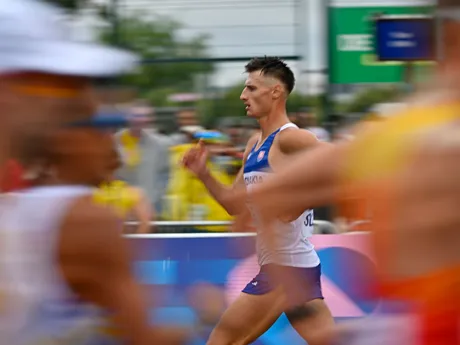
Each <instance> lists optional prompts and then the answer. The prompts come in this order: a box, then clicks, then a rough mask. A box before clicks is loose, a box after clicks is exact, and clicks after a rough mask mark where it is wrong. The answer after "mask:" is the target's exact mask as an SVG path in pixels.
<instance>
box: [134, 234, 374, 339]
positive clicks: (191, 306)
mask: <svg viewBox="0 0 460 345" xmlns="http://www.w3.org/2000/svg"><path fill="white" fill-rule="evenodd" d="M184 236H186V237H184ZM366 240H367V235H366V234H364V233H362V234H356V235H316V236H314V237H313V242H314V244H315V246H316V249H317V250H318V253H319V256H320V258H321V262H322V270H323V275H322V284H323V293H324V296H325V300H326V302H327V304H328V305H329V307H330V308H331V311H332V313H333V315H334V317H336V318H338V319H341V318H354V317H362V316H364V315H366V314H368V313H371V312H372V311H373V310H374V309H375V308H376V303H369V302H364V301H361V300H360V298H359V297H358V293H357V291H356V284H358V283H360V282H365V281H366V278H367V277H365V276H364V274H365V273H364V272H368V271H369V270H372V267H373V262H372V260H371V259H370V255H369V252H368V251H367V249H366V248H367V246H366ZM130 241H131V243H132V245H133V249H134V251H135V253H136V262H135V268H136V271H137V274H138V277H139V279H140V280H141V282H142V283H143V284H145V286H146V289H147V291H148V292H149V295H150V297H151V298H152V303H153V304H154V305H155V308H154V309H152V314H151V315H152V319H153V320H154V321H155V322H159V323H169V324H184V325H190V326H194V325H196V324H199V323H200V313H203V311H204V310H207V311H206V312H207V318H208V319H209V313H210V311H209V310H215V308H217V307H216V306H221V308H222V310H223V309H224V308H225V307H226V306H227V305H228V304H229V303H231V302H232V301H233V300H234V299H235V298H236V297H237V296H238V295H239V293H240V291H241V290H242V289H243V288H244V287H245V285H246V284H247V283H248V282H250V281H251V280H252V278H254V276H255V275H256V274H257V272H258V268H259V267H258V264H257V260H256V256H255V254H254V252H255V237H254V236H253V235H251V234H230V235H229V234H185V235H183V234H181V235H180V237H179V236H178V235H146V236H133V237H132V238H131V240H130ZM197 286H199V287H202V288H203V291H205V297H204V298H203V296H201V297H200V294H199V293H198V294H197V292H196V290H195V288H196V287H197ZM200 298H201V300H200ZM197 299H198V300H197ZM207 304H209V306H207ZM208 308H209V310H208ZM216 322H217V319H216ZM207 326H208V329H207V330H206V332H204V333H203V334H202V335H201V338H200V337H198V339H197V340H196V341H197V342H196V344H197V345H199V344H203V345H204V344H205V341H206V338H207V336H208V335H209V332H210V331H211V329H212V327H213V326H214V324H208V325H207ZM256 344H292V345H296V344H304V342H303V341H302V339H301V338H300V337H299V336H298V335H297V334H296V333H295V331H294V330H293V329H292V327H291V326H290V325H289V323H288V322H287V319H286V318H285V317H284V316H282V317H281V318H280V319H279V320H278V321H277V322H276V323H275V324H274V325H273V326H272V328H271V329H270V330H269V331H268V332H267V333H266V334H264V335H263V336H262V337H261V338H260V339H259V340H258V342H257V343H256Z"/></svg>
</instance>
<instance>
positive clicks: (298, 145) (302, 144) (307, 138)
mask: <svg viewBox="0 0 460 345" xmlns="http://www.w3.org/2000/svg"><path fill="white" fill-rule="evenodd" d="M277 140H278V145H279V148H280V150H281V151H283V152H284V153H295V152H298V151H301V150H305V149H310V148H313V147H315V146H317V145H319V144H320V142H319V141H318V139H317V138H316V136H315V135H314V134H313V133H312V132H310V131H308V130H306V129H300V128H287V129H285V130H283V131H281V132H280V133H279V134H278V135H277Z"/></svg>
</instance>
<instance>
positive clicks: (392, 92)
mask: <svg viewBox="0 0 460 345" xmlns="http://www.w3.org/2000/svg"><path fill="white" fill-rule="evenodd" d="M400 95H401V90H400V89H398V88H397V87H393V86H390V87H376V88H370V89H366V90H364V91H363V92H360V93H358V94H357V95H356V96H355V97H354V98H353V100H352V101H351V102H349V103H348V104H346V105H344V107H343V110H344V111H345V112H346V113H361V112H366V111H368V110H369V108H370V107H371V106H373V105H374V104H377V103H383V102H391V101H394V100H395V99H396V98H397V97H399V96H400Z"/></svg>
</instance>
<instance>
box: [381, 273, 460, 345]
mask: <svg viewBox="0 0 460 345" xmlns="http://www.w3.org/2000/svg"><path fill="white" fill-rule="evenodd" d="M380 294H381V296H383V297H385V298H391V299H403V300H410V301H412V302H414V308H415V310H414V311H415V312H416V313H417V315H419V316H420V321H421V325H422V335H421V338H422V344H421V345H457V344H460V325H459V324H460V267H453V268H448V269H443V270H439V271H436V272H432V273H431V274H429V275H425V276H418V277H416V278H413V279H405V280H403V281H396V282H383V283H382V284H381V285H380Z"/></svg>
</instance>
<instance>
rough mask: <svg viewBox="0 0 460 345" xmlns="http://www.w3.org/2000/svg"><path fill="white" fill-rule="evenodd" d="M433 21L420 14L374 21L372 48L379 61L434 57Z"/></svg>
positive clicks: (382, 18)
mask: <svg viewBox="0 0 460 345" xmlns="http://www.w3.org/2000/svg"><path fill="white" fill-rule="evenodd" d="M434 37H435V34H434V21H433V19H432V18H426V17H425V18H424V17H420V18H417V17H414V18H411V17H406V18H404V17H401V18H398V17H387V18H385V17H381V18H378V19H377V20H376V36H375V49H376V54H377V57H378V59H379V60H380V61H432V60H434V59H435V38H434Z"/></svg>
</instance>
